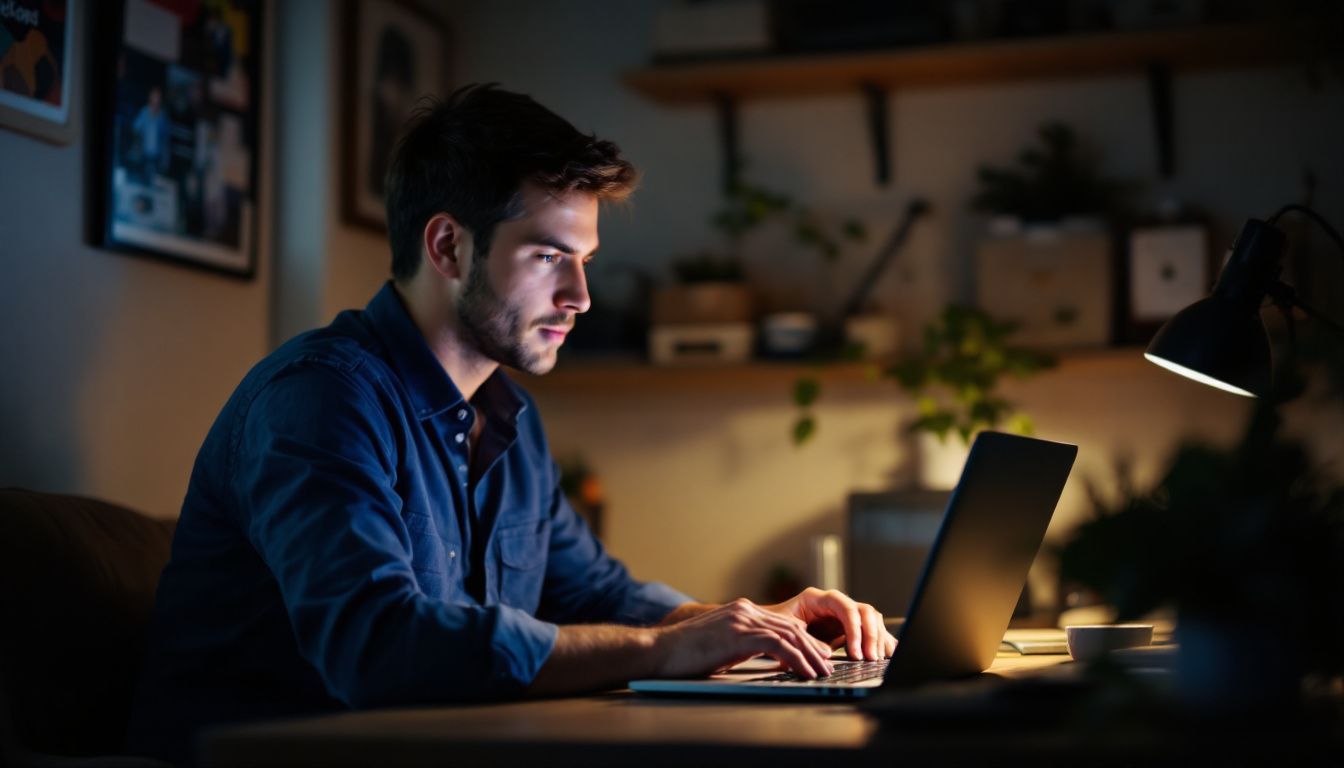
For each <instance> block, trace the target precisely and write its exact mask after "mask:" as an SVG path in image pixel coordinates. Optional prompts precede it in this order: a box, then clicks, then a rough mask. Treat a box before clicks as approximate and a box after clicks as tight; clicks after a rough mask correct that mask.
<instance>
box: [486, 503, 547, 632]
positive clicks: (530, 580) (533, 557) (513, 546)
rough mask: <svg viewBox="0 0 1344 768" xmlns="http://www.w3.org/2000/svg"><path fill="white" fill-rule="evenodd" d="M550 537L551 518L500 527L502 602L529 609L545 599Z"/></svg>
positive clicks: (498, 548) (496, 546) (499, 554)
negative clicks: (547, 553) (543, 595)
mask: <svg viewBox="0 0 1344 768" xmlns="http://www.w3.org/2000/svg"><path fill="white" fill-rule="evenodd" d="M550 541H551V523H550V521H549V520H534V521H532V522H530V523H523V524H522V525H513V526H509V527H508V528H502V529H500V531H499V532H498V534H497V535H496V539H495V542H496V543H495V548H496V552H497V553H498V557H499V565H500V568H499V599H500V602H502V603H504V604H505V605H510V606H513V607H514V608H521V609H522V610H525V611H527V612H529V613H535V612H536V610H537V606H538V605H539V604H540V603H541V586H542V582H543V580H544V578H545V576H546V551H547V550H548V549H549V548H550Z"/></svg>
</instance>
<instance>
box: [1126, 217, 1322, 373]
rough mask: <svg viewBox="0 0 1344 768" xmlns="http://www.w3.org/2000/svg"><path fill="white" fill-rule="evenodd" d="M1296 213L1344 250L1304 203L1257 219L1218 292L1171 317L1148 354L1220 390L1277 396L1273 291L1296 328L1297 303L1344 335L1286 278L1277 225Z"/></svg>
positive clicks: (1238, 244)
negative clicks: (1263, 313) (1270, 329)
mask: <svg viewBox="0 0 1344 768" xmlns="http://www.w3.org/2000/svg"><path fill="white" fill-rule="evenodd" d="M1289 211H1299V212H1301V213H1304V214H1306V215H1307V216H1310V217H1311V218H1312V219H1314V220H1315V221H1316V222H1317V223H1318V224H1320V225H1321V226H1322V227H1323V228H1324V229H1325V231H1326V232H1328V233H1329V234H1330V237H1332V238H1333V239H1334V241H1335V244H1336V245H1338V246H1339V247H1340V250H1341V251H1344V239H1341V238H1340V236H1339V233H1338V232H1336V231H1335V230H1334V228H1333V227H1331V226H1330V224H1329V222H1327V221H1326V220H1325V219H1324V218H1322V217H1321V216H1320V214H1318V213H1316V212H1315V211H1313V210H1311V209H1310V208H1307V207H1306V206H1302V205H1286V206H1284V207H1283V208H1280V209H1279V210H1278V212H1277V213H1275V214H1274V215H1273V216H1270V217H1269V220H1268V221H1260V220H1259V219H1249V220H1247V222H1246V224H1245V225H1244V226H1243V227H1242V228H1241V233H1240V234H1239V235H1237V239H1236V241H1235V242H1233V244H1232V252H1231V255H1229V256H1228V259H1227V264H1226V265H1224V266H1223V271H1222V274H1220V275H1219V276H1218V282H1217V283H1216V284H1215V285H1214V286H1213V292H1212V293H1210V294H1209V295H1208V296H1207V297H1205V298H1203V299H1200V300H1199V301H1197V302H1195V303H1194V304H1191V305H1190V306H1188V307H1186V308H1185V309H1183V310H1181V311H1180V312H1178V313H1176V315H1175V316H1174V317H1172V318H1171V319H1170V320H1168V321H1167V322H1166V324H1165V325H1163V326H1162V328H1161V329H1159V330H1158V332H1157V335H1156V336H1154V337H1153V340H1152V342H1151V343H1149V344H1148V350H1147V351H1146V352H1144V354H1143V356H1144V357H1146V358H1148V359H1149V360H1151V361H1152V362H1154V363H1156V364H1158V365H1160V366H1162V367H1163V368H1166V369H1168V370H1171V371H1174V372H1176V373H1179V374H1181V375H1182V376H1186V377H1188V378H1191V379H1194V380H1195V381H1198V382H1200V383H1203V384H1208V385H1210V386H1213V387H1217V388H1218V389H1222V390H1225V391H1227V392H1232V393H1234V394H1238V395H1243V396H1246V397H1263V396H1265V395H1267V394H1269V391H1270V384H1271V373H1270V372H1271V369H1272V367H1271V365H1270V351H1269V335H1268V334H1267V333H1266V332H1265V324H1264V323H1263V322H1262V321H1261V320H1260V305H1261V304H1263V303H1264V300H1265V298H1266V297H1269V299H1270V300H1271V301H1273V302H1274V305H1275V306H1277V307H1278V308H1279V310H1280V311H1281V312H1283V314H1284V317H1285V318H1286V319H1287V320H1288V323H1289V331H1290V333H1291V331H1292V313H1291V310H1292V308H1293V307H1298V308H1300V309H1301V310H1302V311H1303V312H1305V313H1306V314H1307V316H1309V317H1311V318H1312V319H1313V320H1316V321H1317V322H1319V323H1321V324H1322V325H1324V326H1325V327H1327V328H1329V329H1330V330H1331V331H1332V332H1333V333H1335V334H1336V335H1337V336H1339V337H1340V338H1341V339H1344V326H1340V325H1339V324H1337V323H1335V322H1334V321H1333V320H1331V319H1330V318H1329V317H1326V316H1325V314H1324V313H1322V312H1321V311H1320V310H1317V309H1315V308H1313V307H1311V306H1308V305H1307V304H1306V303H1305V302H1303V301H1302V300H1301V299H1299V298H1298V296H1297V292H1296V291H1295V290H1293V288H1292V287H1291V286H1289V285H1287V284H1286V283H1284V282H1282V281H1280V280H1279V273H1280V272H1282V271H1283V265H1282V263H1281V262H1282V259H1283V250H1284V245H1285V244H1286V242H1287V238H1286V237H1285V236H1284V234H1283V231H1282V230H1280V229H1279V228H1278V227H1276V226H1275V222H1277V221H1278V219H1279V217H1280V216H1282V215H1283V214H1285V213H1288V212H1289Z"/></svg>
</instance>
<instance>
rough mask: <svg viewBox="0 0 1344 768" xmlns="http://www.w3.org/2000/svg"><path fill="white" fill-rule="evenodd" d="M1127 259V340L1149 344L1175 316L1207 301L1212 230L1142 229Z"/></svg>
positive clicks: (1184, 227)
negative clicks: (1164, 324)
mask: <svg viewBox="0 0 1344 768" xmlns="http://www.w3.org/2000/svg"><path fill="white" fill-rule="evenodd" d="M1128 250H1129V253H1128V255H1127V257H1126V259H1125V275H1124V284H1125V286H1126V292H1125V294H1126V295H1125V296H1124V297H1123V300H1122V306H1123V307H1124V310H1125V312H1124V331H1125V338H1126V341H1129V342H1133V343H1147V342H1148V341H1150V340H1151V339H1152V336H1153V334H1155V333H1157V330H1158V329H1159V328H1161V327H1162V323H1164V322H1166V321H1167V319H1168V318H1170V317H1171V316H1172V315H1174V314H1176V313H1177V312H1180V311H1181V310H1182V309H1184V308H1186V307H1188V306H1190V305H1191V304H1193V303H1195V302H1196V301H1199V300H1200V299H1202V298H1204V296H1206V295H1207V294H1208V292H1209V288H1210V287H1211V285H1212V282H1213V275H1214V265H1213V262H1212V259H1211V257H1210V251H1209V237H1208V230H1207V229H1205V227H1204V226H1202V225H1199V224H1182V225H1172V226H1159V227H1139V228H1137V229H1134V230H1133V231H1132V232H1130V235H1129V249H1128Z"/></svg>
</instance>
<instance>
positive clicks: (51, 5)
mask: <svg viewBox="0 0 1344 768" xmlns="http://www.w3.org/2000/svg"><path fill="white" fill-rule="evenodd" d="M82 10H83V9H82V3H81V2H80V0H4V2H0V125H3V126H4V127H6V128H13V129H14V130H17V131H22V132H24V133H27V134H29V135H31V136H34V137H36V138H39V139H42V140H44V141H49V142H52V143H53V144H68V143H69V142H70V140H71V139H72V138H73V137H74V133H75V127H74V107H73V104H72V103H71V102H72V101H73V82H72V77H73V72H74V67H75V64H74V52H75V45H76V43H75V29H76V25H77V23H78V22H79V17H80V15H81V12H82Z"/></svg>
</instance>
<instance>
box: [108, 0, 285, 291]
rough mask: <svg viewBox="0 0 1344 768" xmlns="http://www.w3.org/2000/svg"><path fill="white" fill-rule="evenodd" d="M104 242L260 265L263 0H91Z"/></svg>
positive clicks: (185, 259) (195, 260)
mask: <svg viewBox="0 0 1344 768" xmlns="http://www.w3.org/2000/svg"><path fill="white" fill-rule="evenodd" d="M98 7H99V10H100V11H101V13H102V14H103V15H101V16H100V17H99V18H98V19H97V20H96V22H97V24H96V26H95V27H94V31H93V35H94V37H95V40H94V44H95V56H96V57H97V58H96V59H95V60H96V61H100V62H107V66H105V67H103V68H102V69H103V70H104V72H103V77H104V78H105V80H104V82H100V83H99V84H98V85H97V87H96V88H95V91H96V93H95V99H94V101H95V102H96V104H95V105H94V110H93V118H92V119H93V121H94V125H93V126H92V130H91V132H90V133H91V138H92V142H91V143H92V144H93V145H94V152H95V154H96V155H97V158H96V160H95V162H94V163H93V164H92V167H93V168H94V169H95V170H94V173H95V174H96V178H95V179H94V180H93V183H92V187H93V189H94V190H95V191H96V193H97V194H96V196H95V201H96V203H97V204H96V206H95V209H96V211H97V214H96V215H97V219H98V220H97V221H96V222H95V225H96V227H95V228H96V231H97V235H98V237H97V240H98V243H99V244H100V245H102V246H103V247H106V248H110V249H113V250H117V251H124V252H130V253H139V254H146V255H152V256H159V257H163V258H168V259H172V260H174V261H177V262H181V263H184V264H188V265H192V266H198V267H204V268H207V269H212V270H217V271H221V272H225V273H228V274H231V275H236V276H239V277H251V276H252V275H253V273H254V272H255V270H256V231H257V225H256V219H257V212H256V204H257V185H258V181H259V180H258V176H257V160H258V156H259V149H260V148H259V138H260V136H259V128H258V126H259V125H260V109H261V104H262V99H261V93H260V81H259V78H258V76H257V73H258V72H259V71H260V64H261V62H260V57H261V48H262V40H263V38H262V34H261V33H262V29H261V23H262V14H263V11H264V8H263V3H262V2H260V0H213V1H212V0H204V1H203V2H192V3H183V2H168V1H166V0H117V1H116V2H100V3H98Z"/></svg>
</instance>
